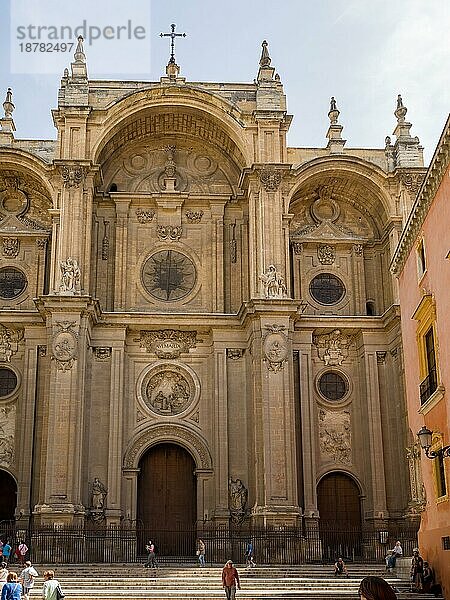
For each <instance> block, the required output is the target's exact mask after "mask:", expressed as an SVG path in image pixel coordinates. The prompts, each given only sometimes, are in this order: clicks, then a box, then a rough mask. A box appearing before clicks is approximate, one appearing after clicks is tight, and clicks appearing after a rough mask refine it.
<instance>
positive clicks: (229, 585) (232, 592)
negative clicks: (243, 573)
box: [222, 560, 241, 600]
mask: <svg viewBox="0 0 450 600" xmlns="http://www.w3.org/2000/svg"><path fill="white" fill-rule="evenodd" d="M236 586H237V589H238V590H240V589H241V584H240V581H239V573H238V572H237V569H236V568H235V567H233V561H231V560H227V562H226V563H225V566H224V568H223V569H222V587H223V588H224V590H225V596H226V597H227V600H234V599H235V598H236Z"/></svg>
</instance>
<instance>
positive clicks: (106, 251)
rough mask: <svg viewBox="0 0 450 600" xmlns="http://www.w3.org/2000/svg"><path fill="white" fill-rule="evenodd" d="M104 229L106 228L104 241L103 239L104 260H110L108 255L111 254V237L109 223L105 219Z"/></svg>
mask: <svg viewBox="0 0 450 600" xmlns="http://www.w3.org/2000/svg"><path fill="white" fill-rule="evenodd" d="M103 227H104V233H103V239H102V260H108V254H109V235H108V229H109V221H106V220H105V219H103Z"/></svg>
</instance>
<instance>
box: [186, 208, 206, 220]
mask: <svg viewBox="0 0 450 600" xmlns="http://www.w3.org/2000/svg"><path fill="white" fill-rule="evenodd" d="M202 217H203V211H202V210H187V211H186V218H187V220H188V223H200V221H201V220H202Z"/></svg>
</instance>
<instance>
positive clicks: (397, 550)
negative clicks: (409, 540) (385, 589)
mask: <svg viewBox="0 0 450 600" xmlns="http://www.w3.org/2000/svg"><path fill="white" fill-rule="evenodd" d="M401 556H403V549H402V547H401V544H400V542H399V541H398V540H397V541H396V542H395V546H394V547H393V548H392V550H391V554H390V555H389V556H388V559H387V568H388V570H389V571H390V570H391V569H394V568H395V563H396V562H397V558H400V557H401Z"/></svg>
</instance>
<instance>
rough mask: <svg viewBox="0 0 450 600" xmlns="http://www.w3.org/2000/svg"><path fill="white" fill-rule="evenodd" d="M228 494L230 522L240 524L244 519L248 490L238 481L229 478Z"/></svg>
mask: <svg viewBox="0 0 450 600" xmlns="http://www.w3.org/2000/svg"><path fill="white" fill-rule="evenodd" d="M228 494H229V506H230V515H231V520H232V521H233V522H234V523H242V521H243V520H244V518H245V512H246V507H247V500H248V490H247V488H246V487H245V485H244V484H243V483H242V481H241V480H240V479H233V478H230V482H229V485H228Z"/></svg>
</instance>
